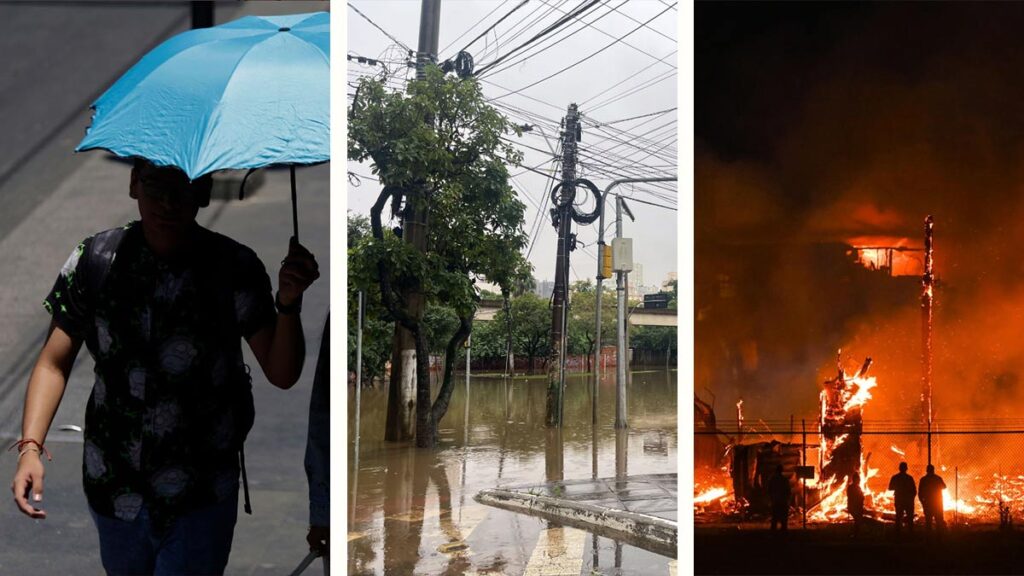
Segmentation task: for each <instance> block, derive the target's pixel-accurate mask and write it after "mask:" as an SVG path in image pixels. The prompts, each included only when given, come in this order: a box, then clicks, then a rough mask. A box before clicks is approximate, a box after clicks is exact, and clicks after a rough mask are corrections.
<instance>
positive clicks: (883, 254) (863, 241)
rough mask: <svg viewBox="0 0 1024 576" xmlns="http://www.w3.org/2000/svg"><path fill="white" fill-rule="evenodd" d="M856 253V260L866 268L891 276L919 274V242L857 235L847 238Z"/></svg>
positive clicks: (899, 238)
mask: <svg viewBox="0 0 1024 576" xmlns="http://www.w3.org/2000/svg"><path fill="white" fill-rule="evenodd" d="M847 243H848V244H849V245H850V246H852V247H853V250H855V251H856V254H857V262H859V263H860V264H861V265H862V266H864V267H865V268H867V269H868V270H880V271H884V272H888V273H889V274H891V275H892V276H919V275H920V274H921V272H922V263H921V261H920V257H919V255H916V254H915V252H920V251H921V249H920V244H915V243H914V242H913V241H911V240H910V239H909V238H903V237H897V236H857V237H854V238H849V239H847Z"/></svg>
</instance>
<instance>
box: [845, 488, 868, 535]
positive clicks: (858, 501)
mask: <svg viewBox="0 0 1024 576" xmlns="http://www.w3.org/2000/svg"><path fill="white" fill-rule="evenodd" d="M846 510H847V512H849V513H850V516H851V517H853V534H854V535H857V533H859V532H860V525H861V522H862V521H863V520H864V491H863V490H861V488H860V475H858V474H854V475H853V476H851V477H850V483H849V484H847V485H846Z"/></svg>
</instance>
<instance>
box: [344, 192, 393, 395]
mask: <svg viewBox="0 0 1024 576" xmlns="http://www.w3.org/2000/svg"><path fill="white" fill-rule="evenodd" d="M369 237H370V221H369V219H368V218H367V217H366V216H361V215H359V214H352V213H351V212H350V213H349V214H348V250H349V253H350V254H351V252H352V250H353V249H354V248H355V247H356V246H357V245H358V244H359V243H360V242H365V241H366V240H367V239H368V238H369ZM347 288H348V368H349V370H350V371H351V372H352V373H353V374H354V373H355V371H356V354H357V349H358V347H357V345H356V344H357V340H356V338H357V334H358V331H359V316H358V314H359V292H360V291H362V292H363V295H364V297H365V299H366V301H365V303H364V304H363V366H362V380H363V381H362V382H361V384H363V385H365V384H368V383H372V382H373V381H374V380H375V379H376V378H378V377H381V376H383V375H384V368H385V366H386V364H387V361H388V358H390V357H391V332H392V327H393V323H392V322H389V321H388V320H387V310H385V309H384V307H383V306H381V303H380V296H379V291H378V290H377V289H376V285H375V284H369V283H366V282H361V281H360V279H359V278H358V276H356V275H354V274H353V273H352V270H351V269H350V270H349V277H348V283H347Z"/></svg>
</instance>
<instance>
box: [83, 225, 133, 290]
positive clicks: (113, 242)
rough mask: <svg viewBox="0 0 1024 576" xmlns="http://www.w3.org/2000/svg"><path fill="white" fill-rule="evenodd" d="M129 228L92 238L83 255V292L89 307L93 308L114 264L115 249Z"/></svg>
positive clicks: (110, 231) (102, 233) (122, 227)
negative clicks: (84, 271)
mask: <svg viewBox="0 0 1024 576" xmlns="http://www.w3.org/2000/svg"><path fill="white" fill-rule="evenodd" d="M129 226H130V225H129ZM129 226H121V227H119V228H114V229H112V230H106V231H104V232H100V233H99V234H96V235H95V236H93V237H92V242H90V244H89V249H88V250H87V251H86V253H85V254H84V256H85V258H86V260H85V265H86V268H85V270H86V273H85V290H86V297H87V298H88V301H89V304H90V306H93V307H95V304H94V303H95V301H96V298H98V297H99V294H100V290H101V289H102V288H103V284H104V283H105V282H106V281H107V277H108V276H110V267H111V266H112V265H113V264H114V258H115V257H116V256H117V249H118V248H119V247H120V246H121V242H122V241H124V237H125V236H126V235H127V233H128V230H129Z"/></svg>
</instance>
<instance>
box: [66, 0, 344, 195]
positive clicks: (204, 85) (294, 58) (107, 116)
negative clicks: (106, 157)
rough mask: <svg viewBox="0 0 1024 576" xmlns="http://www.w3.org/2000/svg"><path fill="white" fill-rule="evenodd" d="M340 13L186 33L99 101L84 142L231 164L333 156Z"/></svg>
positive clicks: (203, 164) (170, 160)
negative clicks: (334, 54) (334, 51)
mask: <svg viewBox="0 0 1024 576" xmlns="http://www.w3.org/2000/svg"><path fill="white" fill-rule="evenodd" d="M329 21H330V16H329V14H328V13H326V12H315V13H311V14H292V15H285V16H246V17H244V18H240V19H238V20H234V21H232V22H229V23H227V24H222V25H220V26H216V27H213V28H202V29H198V30H190V31H188V32H183V33H181V34H178V35H177V36H174V37H173V38H170V39H169V40H167V41H166V42H164V43H163V44H161V45H160V46H158V47H157V48H155V49H154V50H153V51H152V52H150V53H149V54H147V55H146V56H144V57H143V58H142V60H140V61H139V62H138V63H137V64H135V66H133V67H132V68H131V69H129V70H128V71H127V72H125V74H124V75H123V76H122V77H121V78H120V79H119V80H118V81H117V82H116V83H114V85H113V86H111V87H110V88H109V89H108V90H107V91H106V92H105V93H104V94H103V95H102V96H100V98H99V99H98V100H97V101H96V102H95V103H94V104H93V105H92V108H93V109H94V110H95V114H93V122H92V126H90V127H89V129H88V130H87V131H86V136H85V138H84V139H83V140H82V142H81V143H80V144H79V145H78V147H77V148H76V149H75V150H76V151H82V150H91V149H95V148H102V149H106V150H109V151H110V152H113V153H114V154H116V155H118V156H122V157H126V158H130V157H142V158H146V159H147V160H149V161H151V162H153V163H154V164H157V165H159V166H176V167H178V168H180V169H181V170H183V171H184V172H185V173H186V174H187V175H188V177H189V178H191V179H193V180H194V179H196V178H198V177H200V176H202V175H204V174H209V173H210V172H213V171H216V170H222V169H229V168H230V169H248V168H259V167H263V166H269V165H273V164H291V165H293V166H294V165H295V164H316V163H320V162H326V161H327V160H329V159H330V47H329V44H330V40H329Z"/></svg>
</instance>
